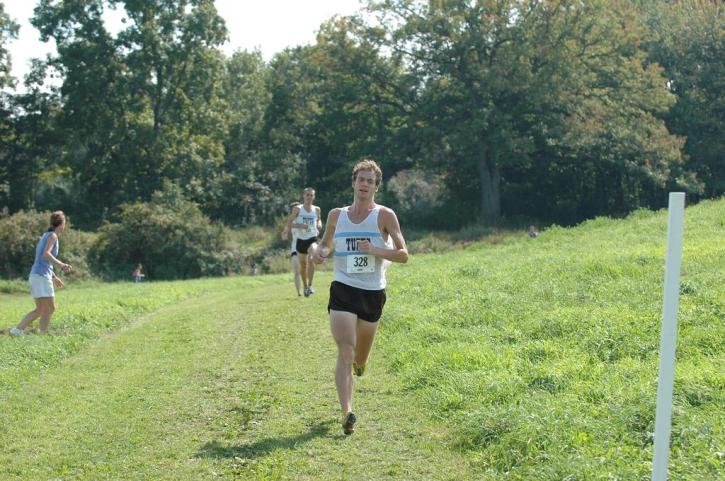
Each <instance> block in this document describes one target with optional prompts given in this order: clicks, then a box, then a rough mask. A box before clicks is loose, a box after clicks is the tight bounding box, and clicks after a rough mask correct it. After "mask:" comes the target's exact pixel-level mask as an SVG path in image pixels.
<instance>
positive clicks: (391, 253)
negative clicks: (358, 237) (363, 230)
mask: <svg viewBox="0 0 725 481" xmlns="http://www.w3.org/2000/svg"><path fill="white" fill-rule="evenodd" d="M378 223H379V224H378V225H379V226H380V230H381V231H383V232H387V233H388V235H389V236H390V237H391V238H392V239H393V248H392V249H388V248H386V247H373V245H372V244H371V243H370V242H368V241H359V242H358V244H357V246H358V249H360V252H365V253H369V254H372V255H374V256H376V257H381V258H383V259H386V260H389V261H391V262H400V263H402V264H405V263H406V262H408V257H409V256H408V248H407V247H406V246H405V239H404V238H403V233H402V232H401V231H400V223H398V217H397V216H396V215H395V212H393V210H392V209H389V208H387V207H383V208H382V209H381V210H380V214H379V217H378Z"/></svg>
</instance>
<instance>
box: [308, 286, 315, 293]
mask: <svg viewBox="0 0 725 481" xmlns="http://www.w3.org/2000/svg"><path fill="white" fill-rule="evenodd" d="M307 289H308V290H309V291H310V295H312V294H314V293H315V290H314V289H313V288H312V286H310V287H308V288H307Z"/></svg>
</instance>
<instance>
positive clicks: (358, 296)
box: [327, 281, 386, 322]
mask: <svg viewBox="0 0 725 481" xmlns="http://www.w3.org/2000/svg"><path fill="white" fill-rule="evenodd" d="M385 299H386V297H385V289H380V290H379V291H368V290H366V289H358V288H357V287H352V286H348V285H347V284H343V283H342V282H338V281H333V283H332V284H330V302H329V303H328V304H327V312H330V311H331V310H332V311H342V312H351V313H352V314H355V315H357V317H359V318H360V319H362V320H364V321H368V322H378V321H379V320H380V316H382V315H383V306H384V305H385Z"/></svg>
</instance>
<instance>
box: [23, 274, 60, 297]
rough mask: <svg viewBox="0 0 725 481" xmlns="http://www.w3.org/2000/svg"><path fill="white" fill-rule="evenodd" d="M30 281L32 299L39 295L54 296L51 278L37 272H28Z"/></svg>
mask: <svg viewBox="0 0 725 481" xmlns="http://www.w3.org/2000/svg"><path fill="white" fill-rule="evenodd" d="M28 282H29V283H30V294H31V295H32V296H33V298H34V299H37V298H39V297H55V289H54V288H53V278H52V277H45V276H39V275H38V274H30V277H28Z"/></svg>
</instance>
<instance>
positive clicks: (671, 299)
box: [652, 192, 685, 481]
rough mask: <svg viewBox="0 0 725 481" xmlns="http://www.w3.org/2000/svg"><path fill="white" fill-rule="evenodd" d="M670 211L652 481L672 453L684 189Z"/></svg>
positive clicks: (663, 475)
mask: <svg viewBox="0 0 725 481" xmlns="http://www.w3.org/2000/svg"><path fill="white" fill-rule="evenodd" d="M668 210H669V217H668V220H667V254H666V261H665V289H664V299H663V301H662V333H661V335H660V375H659V380H658V381H657V413H656V416H655V438H654V458H653V462H652V464H653V467H652V481H667V463H668V458H669V455H670V429H671V427H672V385H673V383H674V380H675V346H676V344H677V306H678V304H679V301H680V261H681V260H682V230H683V225H684V221H685V194H684V193H683V192H670V204H669V209H668Z"/></svg>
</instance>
